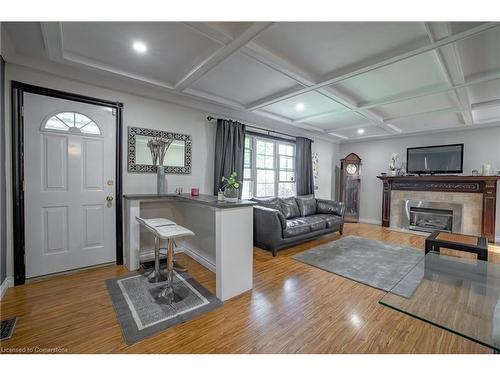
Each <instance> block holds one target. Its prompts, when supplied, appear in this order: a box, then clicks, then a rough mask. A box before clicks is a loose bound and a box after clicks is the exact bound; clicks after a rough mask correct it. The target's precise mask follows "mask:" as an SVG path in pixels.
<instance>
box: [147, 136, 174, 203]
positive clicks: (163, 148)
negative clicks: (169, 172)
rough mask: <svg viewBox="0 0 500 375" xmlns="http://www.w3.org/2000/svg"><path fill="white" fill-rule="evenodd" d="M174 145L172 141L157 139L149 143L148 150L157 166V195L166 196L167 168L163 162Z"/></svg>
mask: <svg viewBox="0 0 500 375" xmlns="http://www.w3.org/2000/svg"><path fill="white" fill-rule="evenodd" d="M171 144H172V139H167V138H161V137H155V138H151V139H150V140H149V141H148V148H149V151H150V152H151V159H152V162H153V165H154V166H156V193H157V194H158V195H161V194H165V193H166V192H167V187H166V184H165V167H164V166H163V161H164V159H165V155H166V153H167V150H168V148H169V147H170V145H171Z"/></svg>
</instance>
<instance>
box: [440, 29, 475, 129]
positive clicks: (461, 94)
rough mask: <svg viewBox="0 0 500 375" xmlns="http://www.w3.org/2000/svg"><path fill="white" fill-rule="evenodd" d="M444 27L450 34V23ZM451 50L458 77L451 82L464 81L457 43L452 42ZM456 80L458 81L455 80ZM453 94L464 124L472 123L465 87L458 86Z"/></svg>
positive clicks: (469, 103) (470, 108) (460, 82)
mask: <svg viewBox="0 0 500 375" xmlns="http://www.w3.org/2000/svg"><path fill="white" fill-rule="evenodd" d="M446 29H447V31H448V33H449V34H451V32H452V31H451V24H450V23H446ZM451 50H452V56H453V61H454V62H455V64H456V67H457V73H458V79H457V80H455V81H454V82H453V83H459V84H462V83H465V74H464V70H463V66H462V60H461V58H460V53H459V52H458V46H457V43H453V44H452V45H451ZM457 81H458V82H457ZM454 91H455V94H456V95H457V98H458V100H459V102H460V105H461V106H462V108H463V111H462V117H463V119H464V122H465V124H466V125H474V118H473V117H472V107H471V102H470V98H469V93H468V92H467V89H465V88H459V89H455V90H454Z"/></svg>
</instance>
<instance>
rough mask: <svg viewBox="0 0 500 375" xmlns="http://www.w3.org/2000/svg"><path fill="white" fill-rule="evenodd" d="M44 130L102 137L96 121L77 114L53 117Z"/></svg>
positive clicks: (63, 114)
mask: <svg viewBox="0 0 500 375" xmlns="http://www.w3.org/2000/svg"><path fill="white" fill-rule="evenodd" d="M44 129H46V130H58V131H67V132H70V133H82V134H92V135H101V129H99V126H97V124H96V123H95V122H94V120H92V119H90V118H88V117H87V116H85V115H82V114H81V113H77V112H61V113H57V114H55V115H53V116H51V117H50V118H49V119H48V120H47V122H46V123H45V126H44Z"/></svg>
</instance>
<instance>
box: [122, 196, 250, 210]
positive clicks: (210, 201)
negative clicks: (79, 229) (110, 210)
mask: <svg viewBox="0 0 500 375" xmlns="http://www.w3.org/2000/svg"><path fill="white" fill-rule="evenodd" d="M123 199H126V200H143V201H158V200H178V201H186V202H193V203H198V204H201V205H204V206H210V207H215V208H220V209H224V208H238V207H245V206H249V207H250V206H253V205H255V204H257V203H256V202H253V201H247V200H240V201H238V202H236V203H229V202H220V201H218V200H217V197H216V196H215V195H207V194H200V195H199V196H197V197H193V196H192V195H191V194H164V195H158V194H124V195H123Z"/></svg>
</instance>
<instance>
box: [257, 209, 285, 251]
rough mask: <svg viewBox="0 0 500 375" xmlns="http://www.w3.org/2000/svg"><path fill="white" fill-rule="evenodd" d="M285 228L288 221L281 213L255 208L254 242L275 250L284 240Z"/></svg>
mask: <svg viewBox="0 0 500 375" xmlns="http://www.w3.org/2000/svg"><path fill="white" fill-rule="evenodd" d="M284 228H286V219H285V216H284V215H283V214H282V213H281V211H279V210H275V209H272V208H267V207H263V206H253V230H254V242H256V243H258V244H261V245H263V246H265V247H268V248H269V249H274V248H276V247H277V246H278V245H279V243H280V242H281V241H282V239H283V229H284Z"/></svg>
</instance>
